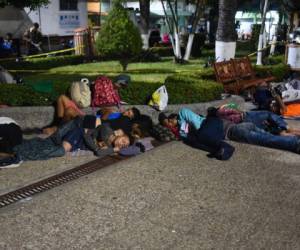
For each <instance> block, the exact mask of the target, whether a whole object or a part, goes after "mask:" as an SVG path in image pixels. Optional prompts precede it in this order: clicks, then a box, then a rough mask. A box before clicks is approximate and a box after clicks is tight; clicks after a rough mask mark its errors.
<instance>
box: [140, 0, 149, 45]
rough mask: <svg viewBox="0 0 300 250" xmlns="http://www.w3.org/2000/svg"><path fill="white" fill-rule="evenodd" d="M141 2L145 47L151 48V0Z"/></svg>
mask: <svg viewBox="0 0 300 250" xmlns="http://www.w3.org/2000/svg"><path fill="white" fill-rule="evenodd" d="M139 3H140V21H141V24H140V28H141V36H142V40H143V49H148V48H149V18H150V0H139Z"/></svg>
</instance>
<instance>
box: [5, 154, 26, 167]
mask: <svg viewBox="0 0 300 250" xmlns="http://www.w3.org/2000/svg"><path fill="white" fill-rule="evenodd" d="M22 163H23V161H22V160H21V159H20V157H19V156H18V155H15V156H9V157H5V158H1V159H0V169H2V168H17V167H19V166H20V165H21V164H22Z"/></svg>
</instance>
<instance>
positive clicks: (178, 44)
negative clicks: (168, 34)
mask: <svg viewBox="0 0 300 250" xmlns="http://www.w3.org/2000/svg"><path fill="white" fill-rule="evenodd" d="M174 37H175V51H176V53H175V56H176V57H177V58H178V59H181V48H180V39H179V34H178V33H177V31H176V30H175V31H174Z"/></svg>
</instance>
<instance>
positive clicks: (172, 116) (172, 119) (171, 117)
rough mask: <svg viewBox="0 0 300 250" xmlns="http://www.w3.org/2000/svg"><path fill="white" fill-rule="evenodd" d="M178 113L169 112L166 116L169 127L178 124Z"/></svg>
mask: <svg viewBox="0 0 300 250" xmlns="http://www.w3.org/2000/svg"><path fill="white" fill-rule="evenodd" d="M177 119H178V115H177V114H170V115H169V117H168V126H169V127H177V125H178V120H177Z"/></svg>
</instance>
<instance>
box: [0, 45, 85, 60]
mask: <svg viewBox="0 0 300 250" xmlns="http://www.w3.org/2000/svg"><path fill="white" fill-rule="evenodd" d="M83 47H84V45H80V46H77V47H75V48H70V49H62V50H56V51H51V52H47V53H42V54H37V55H31V56H22V57H21V60H22V59H24V60H26V59H31V58H37V57H42V56H48V55H53V54H55V55H56V54H61V53H65V52H68V51H73V50H76V49H78V48H83ZM16 59H17V57H10V58H0V61H9V60H16Z"/></svg>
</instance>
